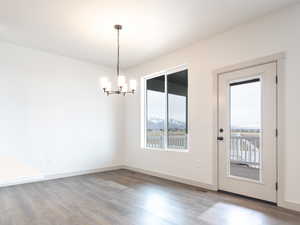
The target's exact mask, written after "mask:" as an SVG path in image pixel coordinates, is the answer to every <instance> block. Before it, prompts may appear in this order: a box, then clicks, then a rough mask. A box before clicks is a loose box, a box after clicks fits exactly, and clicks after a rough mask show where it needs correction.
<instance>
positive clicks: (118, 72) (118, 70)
mask: <svg viewBox="0 0 300 225" xmlns="http://www.w3.org/2000/svg"><path fill="white" fill-rule="evenodd" d="M117 31H118V34H117V35H118V37H117V42H118V44H117V46H118V47H117V48H118V56H117V57H118V59H117V75H118V76H119V75H120V29H117Z"/></svg>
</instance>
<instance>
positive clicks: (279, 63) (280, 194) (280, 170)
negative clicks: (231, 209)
mask: <svg viewBox="0 0 300 225" xmlns="http://www.w3.org/2000/svg"><path fill="white" fill-rule="evenodd" d="M284 61H285V53H284V52H281V53H278V54H273V55H269V56H266V57H261V58H257V59H254V60H249V61H246V62H242V63H238V64H235V65H231V66H226V67H223V68H220V69H217V70H215V71H213V96H214V103H213V129H214V130H213V140H212V141H213V154H214V155H213V160H214V161H213V165H214V168H213V169H214V173H213V174H214V178H213V181H214V183H215V184H216V185H217V187H218V190H219V168H218V167H219V161H218V160H219V149H218V143H217V136H218V124H219V116H218V111H219V108H218V96H219V90H218V86H219V84H218V80H219V79H218V77H219V76H220V75H221V74H226V73H230V72H234V71H238V70H243V69H247V68H251V67H256V66H260V65H264V64H269V63H276V68H277V77H278V85H277V88H276V89H277V90H276V92H277V94H276V95H277V96H276V104H277V106H276V114H277V115H276V124H277V129H278V133H279V135H278V137H277V143H276V152H277V159H276V164H277V183H278V190H277V201H276V203H277V205H278V206H282V207H284V206H287V205H288V204H287V202H286V201H285V200H284V174H285V173H284V156H285V155H284V149H283V140H282V136H283V135H281V133H280V131H283V125H284V124H283V121H282V120H283V119H282V118H283V116H282V115H283V113H284V111H283V107H281V106H283V92H282V89H283V86H284V85H283V83H284ZM274 82H275V81H274ZM274 188H275V184H274Z"/></svg>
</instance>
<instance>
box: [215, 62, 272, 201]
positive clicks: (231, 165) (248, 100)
mask: <svg viewBox="0 0 300 225" xmlns="http://www.w3.org/2000/svg"><path fill="white" fill-rule="evenodd" d="M218 89H219V90H218V91H219V96H218V117H219V121H218V129H219V135H218V151H219V189H220V190H224V191H228V192H232V193H236V194H241V195H245V196H249V197H253V198H257V199H262V200H266V201H270V202H276V201H277V199H276V196H277V195H276V186H277V185H276V182H277V164H276V161H277V160H276V157H277V150H276V147H277V145H276V142H277V141H276V136H277V130H276V101H277V100H276V99H277V96H276V95H277V88H276V63H269V64H264V65H260V66H255V67H251V68H246V69H241V70H237V71H234V72H228V73H223V74H219V76H218Z"/></svg>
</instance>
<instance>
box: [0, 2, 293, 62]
mask: <svg viewBox="0 0 300 225" xmlns="http://www.w3.org/2000/svg"><path fill="white" fill-rule="evenodd" d="M296 2H299V0H0V39H2V40H7V41H10V42H13V43H17V44H19V45H23V46H27V47H32V48H39V49H42V50H47V51H51V52H54V53H57V54H61V55H66V56H70V57H74V58H78V59H83V60H88V61H91V62H94V63H100V64H102V65H106V66H114V65H115V62H116V59H115V57H116V46H115V45H116V33H115V30H114V29H113V25H114V24H116V23H120V24H122V25H123V26H124V29H123V30H122V32H121V67H123V68H127V67H130V66H133V65H136V64H139V63H142V62H144V61H146V60H149V59H152V58H154V57H156V56H159V55H162V54H165V53H168V52H171V51H173V50H175V49H178V48H180V47H184V46H186V45H189V44H190V43H192V42H195V41H197V40H199V39H202V38H206V37H208V36H211V35H213V34H215V33H218V32H222V31H224V30H226V29H229V28H231V27H233V26H235V25H238V24H241V23H245V22H247V21H249V20H252V19H254V18H256V17H258V16H262V15H265V14H267V13H269V12H271V11H274V10H277V9H279V8H282V7H285V6H287V5H289V4H292V3H296Z"/></svg>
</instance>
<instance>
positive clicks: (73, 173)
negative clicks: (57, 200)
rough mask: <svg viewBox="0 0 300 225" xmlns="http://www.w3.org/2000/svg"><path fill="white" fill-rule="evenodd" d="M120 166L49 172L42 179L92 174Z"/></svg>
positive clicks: (120, 167)
mask: <svg viewBox="0 0 300 225" xmlns="http://www.w3.org/2000/svg"><path fill="white" fill-rule="evenodd" d="M122 168H123V166H109V167H102V168H98V169H92V170H83V171H77V172H70V173H58V174H49V175H45V179H44V180H55V179H60V178H66V177H75V176H80V175H85V174H93V173H101V172H107V171H113V170H119V169H122Z"/></svg>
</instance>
